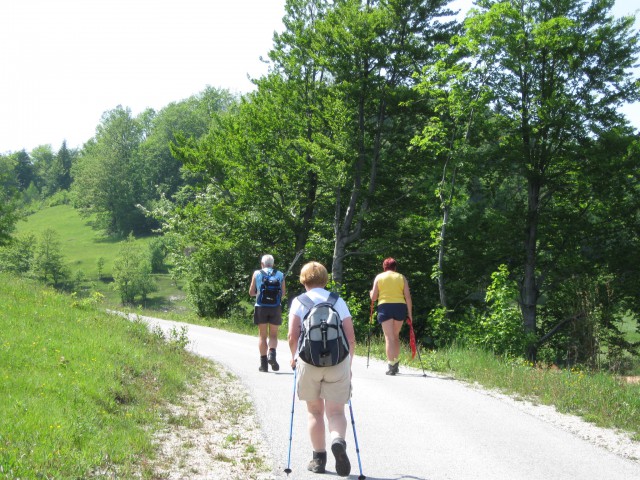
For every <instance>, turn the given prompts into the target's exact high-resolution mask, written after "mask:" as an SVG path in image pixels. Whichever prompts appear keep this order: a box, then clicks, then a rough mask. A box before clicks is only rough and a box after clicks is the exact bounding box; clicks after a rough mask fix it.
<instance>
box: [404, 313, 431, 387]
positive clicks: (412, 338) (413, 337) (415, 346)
mask: <svg viewBox="0 0 640 480" xmlns="http://www.w3.org/2000/svg"><path fill="white" fill-rule="evenodd" d="M407 325H409V345H410V346H411V358H412V359H413V358H415V355H416V353H417V354H418V359H419V360H420V367H422V376H423V377H426V376H427V374H426V373H425V371H424V366H423V365H422V357H421V356H420V349H419V348H418V342H416V334H415V332H414V331H413V322H412V321H411V317H410V316H407Z"/></svg>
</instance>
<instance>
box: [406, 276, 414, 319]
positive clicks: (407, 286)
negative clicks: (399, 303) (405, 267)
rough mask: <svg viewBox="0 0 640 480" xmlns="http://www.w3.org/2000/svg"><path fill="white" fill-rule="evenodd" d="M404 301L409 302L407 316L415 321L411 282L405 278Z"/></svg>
mask: <svg viewBox="0 0 640 480" xmlns="http://www.w3.org/2000/svg"><path fill="white" fill-rule="evenodd" d="M404 301H405V302H407V315H409V318H410V319H411V320H413V312H412V310H413V302H412V301H411V292H410V291H409V282H408V281H407V277H404Z"/></svg>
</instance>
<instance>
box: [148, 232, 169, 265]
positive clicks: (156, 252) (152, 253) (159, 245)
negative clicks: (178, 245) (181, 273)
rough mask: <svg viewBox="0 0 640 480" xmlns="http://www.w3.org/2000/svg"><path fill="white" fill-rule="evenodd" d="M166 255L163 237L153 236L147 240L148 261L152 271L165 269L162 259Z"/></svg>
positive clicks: (163, 259)
mask: <svg viewBox="0 0 640 480" xmlns="http://www.w3.org/2000/svg"><path fill="white" fill-rule="evenodd" d="M166 257H167V247H166V242H165V239H164V238H163V237H154V238H152V239H151V240H150V241H149V263H150V264H151V272H152V273H160V272H163V271H165V270H166V267H165V264H164V261H165V258H166Z"/></svg>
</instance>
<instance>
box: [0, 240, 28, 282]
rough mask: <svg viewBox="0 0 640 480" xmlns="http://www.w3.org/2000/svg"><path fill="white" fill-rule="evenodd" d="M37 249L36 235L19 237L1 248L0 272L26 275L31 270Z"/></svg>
mask: <svg viewBox="0 0 640 480" xmlns="http://www.w3.org/2000/svg"><path fill="white" fill-rule="evenodd" d="M35 247H36V237H35V235H34V234H26V235H17V236H15V237H14V238H12V240H11V243H9V244H8V245H5V246H4V247H0V271H3V272H10V273H14V274H19V275H20V274H26V273H28V272H29V271H30V270H31V267H32V264H33V258H34V252H35Z"/></svg>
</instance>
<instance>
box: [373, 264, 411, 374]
mask: <svg viewBox="0 0 640 480" xmlns="http://www.w3.org/2000/svg"><path fill="white" fill-rule="evenodd" d="M397 267H398V265H397V263H396V261H395V260H394V259H393V258H386V259H385V260H384V261H383V262H382V270H383V272H382V273H380V274H378V275H377V276H376V278H375V280H374V281H373V288H372V289H371V292H369V296H370V297H371V301H372V302H375V301H377V302H378V323H380V325H381V326H382V332H383V333H384V342H385V350H386V354H387V361H388V363H389V366H388V369H387V371H386V374H387V375H396V374H397V373H398V372H399V366H400V360H399V358H398V357H399V355H400V330H401V329H402V325H403V323H404V321H405V320H407V319H409V320H410V319H411V318H412V312H411V311H412V309H413V305H412V302H411V293H410V292H409V282H407V279H406V277H405V276H404V275H402V274H401V273H398V272H397V271H396V269H397Z"/></svg>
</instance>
